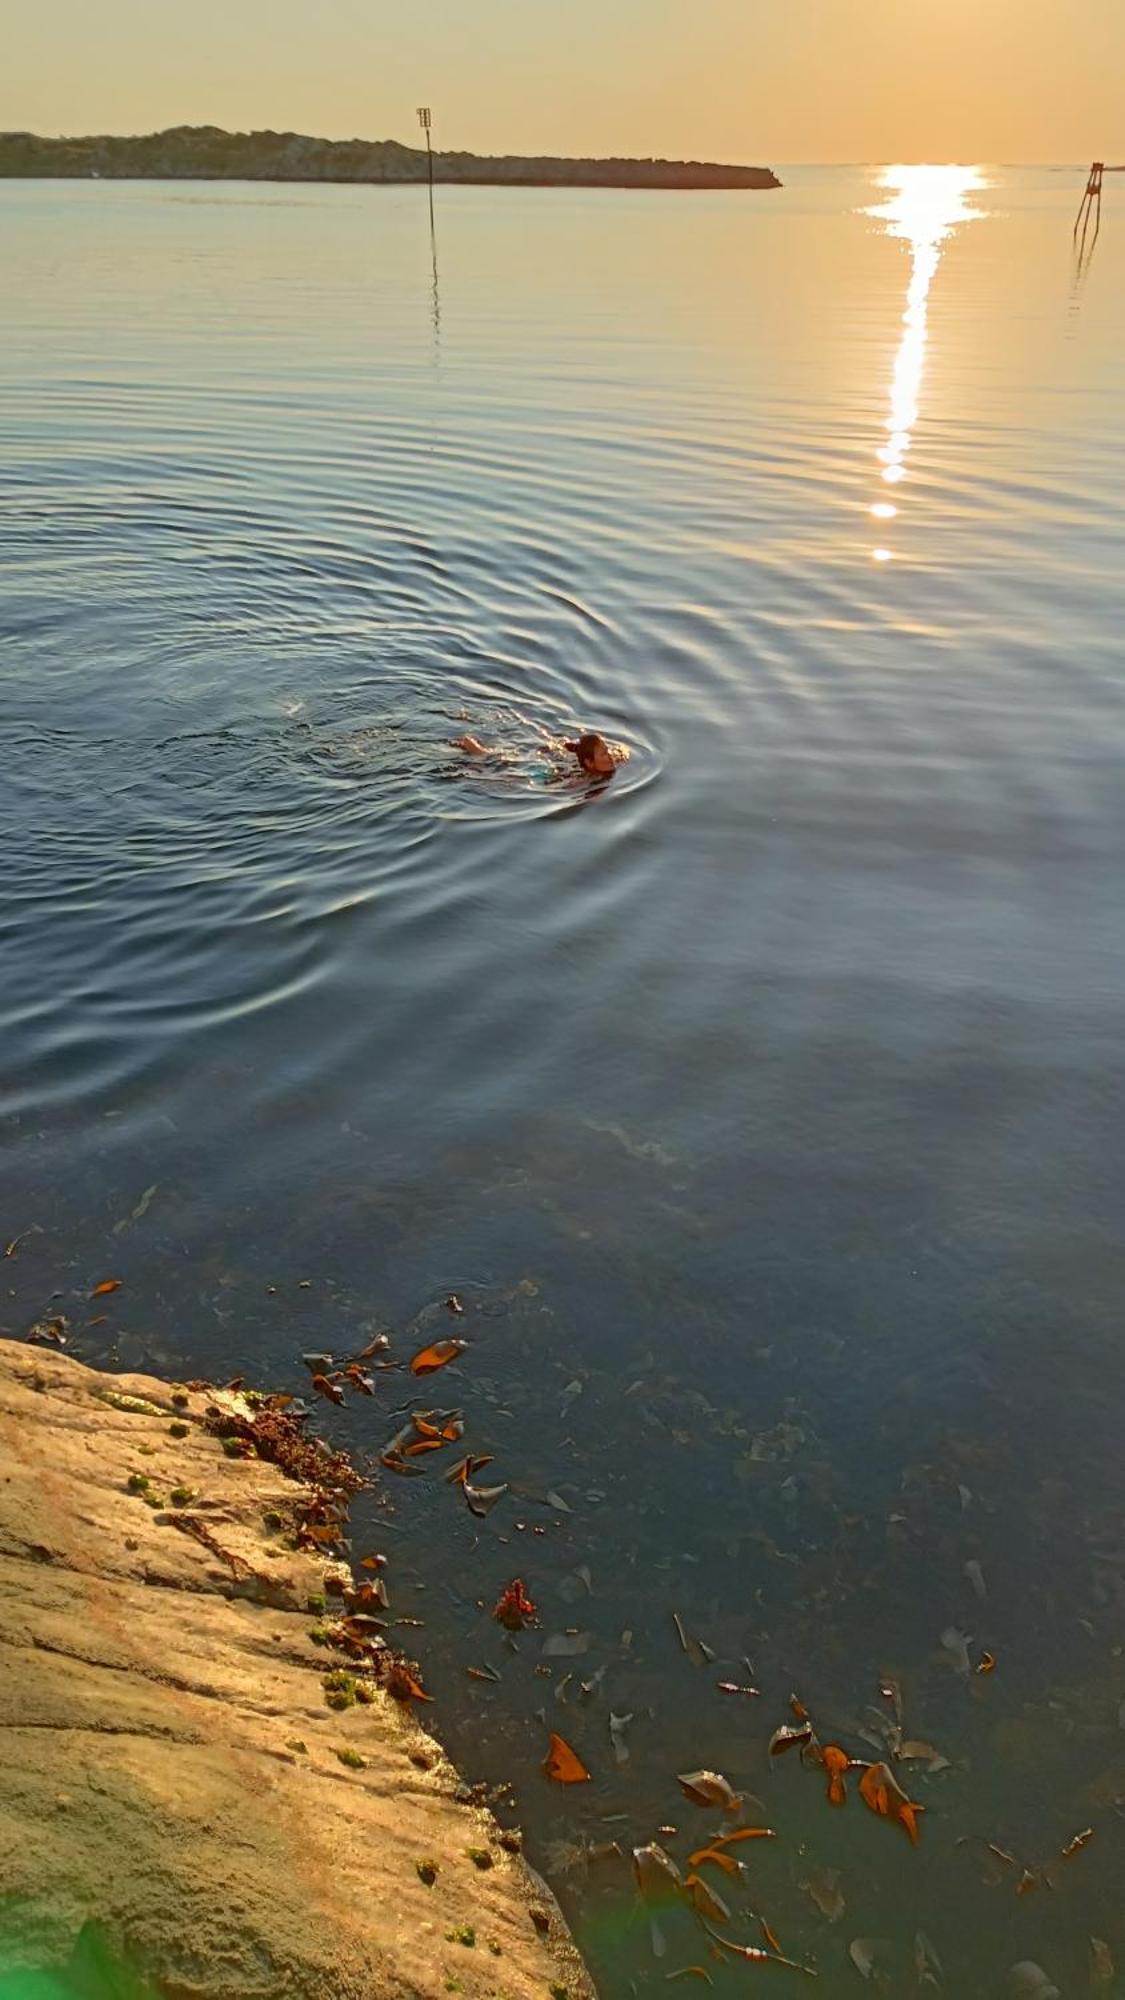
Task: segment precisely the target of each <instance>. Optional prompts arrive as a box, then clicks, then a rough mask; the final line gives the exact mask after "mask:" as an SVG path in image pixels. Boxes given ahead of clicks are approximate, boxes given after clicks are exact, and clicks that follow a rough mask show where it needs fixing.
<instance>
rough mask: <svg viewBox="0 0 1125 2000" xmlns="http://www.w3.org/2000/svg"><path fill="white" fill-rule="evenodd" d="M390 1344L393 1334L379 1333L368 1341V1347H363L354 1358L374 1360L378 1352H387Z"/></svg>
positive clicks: (356, 1359) (357, 1359)
mask: <svg viewBox="0 0 1125 2000" xmlns="http://www.w3.org/2000/svg"><path fill="white" fill-rule="evenodd" d="M390 1344H391V1336H390V1334H389V1333H377V1334H376V1335H375V1337H374V1339H373V1340H369V1341H368V1343H367V1346H366V1347H361V1348H360V1350H359V1353H358V1354H355V1355H353V1357H352V1359H353V1360H354V1361H373V1360H374V1359H375V1356H376V1355H377V1354H385V1353H386V1351H387V1349H388V1347H389V1346H390Z"/></svg>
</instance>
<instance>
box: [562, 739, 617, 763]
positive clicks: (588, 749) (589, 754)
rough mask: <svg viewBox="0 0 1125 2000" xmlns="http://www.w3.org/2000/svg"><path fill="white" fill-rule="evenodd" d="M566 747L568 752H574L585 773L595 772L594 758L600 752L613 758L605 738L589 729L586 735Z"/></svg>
mask: <svg viewBox="0 0 1125 2000" xmlns="http://www.w3.org/2000/svg"><path fill="white" fill-rule="evenodd" d="M566 747H567V749H568V750H573V752H574V754H575V756H576V757H577V759H578V762H579V763H580V764H581V766H582V769H583V770H584V771H591V770H595V768H596V767H595V765H594V758H595V756H596V755H597V753H598V751H599V750H605V751H606V752H607V753H608V755H609V756H610V758H611V759H612V757H613V752H612V751H611V750H610V748H609V744H608V743H607V742H606V740H605V737H604V736H599V734H598V732H597V730H596V729H588V730H587V731H586V733H585V735H583V736H580V737H579V738H578V739H577V741H576V742H574V743H568V744H567V746H566Z"/></svg>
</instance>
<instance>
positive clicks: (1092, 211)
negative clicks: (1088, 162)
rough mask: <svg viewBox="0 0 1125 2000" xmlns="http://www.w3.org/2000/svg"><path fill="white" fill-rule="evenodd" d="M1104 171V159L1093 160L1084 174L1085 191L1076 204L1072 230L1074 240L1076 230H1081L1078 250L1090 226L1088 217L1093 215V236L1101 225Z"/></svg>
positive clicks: (1076, 236) (1076, 235)
mask: <svg viewBox="0 0 1125 2000" xmlns="http://www.w3.org/2000/svg"><path fill="white" fill-rule="evenodd" d="M1104 173H1105V161H1104V160H1095V161H1094V164H1093V166H1092V167H1091V168H1090V171H1089V173H1088V175H1087V176H1086V192H1085V194H1084V195H1083V196H1082V200H1081V201H1080V202H1079V204H1078V214H1077V215H1076V216H1075V219H1074V229H1073V232H1072V234H1073V236H1074V238H1075V241H1077V240H1078V232H1079V230H1080V229H1081V231H1082V240H1081V243H1080V244H1079V250H1080V251H1081V250H1082V249H1083V248H1084V247H1085V243H1086V231H1087V230H1088V229H1089V227H1090V218H1091V217H1093V219H1094V237H1095V238H1096V237H1097V233H1098V231H1099V229H1100V228H1101V226H1102V175H1103V174H1104Z"/></svg>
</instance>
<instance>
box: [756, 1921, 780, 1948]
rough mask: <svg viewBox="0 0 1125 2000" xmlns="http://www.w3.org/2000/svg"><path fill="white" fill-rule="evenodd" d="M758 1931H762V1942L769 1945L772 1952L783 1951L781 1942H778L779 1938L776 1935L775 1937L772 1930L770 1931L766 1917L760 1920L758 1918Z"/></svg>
mask: <svg viewBox="0 0 1125 2000" xmlns="http://www.w3.org/2000/svg"><path fill="white" fill-rule="evenodd" d="M758 1929H759V1930H760V1931H761V1933H762V1942H763V1944H768V1946H769V1948H770V1950H771V1951H780V1950H781V1945H780V1944H779V1942H778V1940H777V1938H776V1937H775V1935H774V1933H773V1931H771V1929H770V1927H769V1925H768V1924H767V1922H766V1920H765V1918H764V1917H759V1918H758Z"/></svg>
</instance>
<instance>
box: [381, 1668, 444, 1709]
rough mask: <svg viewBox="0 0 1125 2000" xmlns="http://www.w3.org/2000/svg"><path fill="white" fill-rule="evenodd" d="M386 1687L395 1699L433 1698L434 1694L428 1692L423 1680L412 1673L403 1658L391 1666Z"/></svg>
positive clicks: (429, 1699) (416, 1699)
mask: <svg viewBox="0 0 1125 2000" xmlns="http://www.w3.org/2000/svg"><path fill="white" fill-rule="evenodd" d="M386 1688H387V1693H388V1694H389V1695H391V1696H393V1698H394V1700H395V1701H432V1700H433V1695H432V1694H427V1693H426V1690H425V1688H424V1687H423V1686H422V1683H421V1681H420V1680H418V1679H417V1678H416V1677H415V1675H414V1674H412V1673H411V1671H410V1669H409V1667H408V1666H406V1664H405V1663H404V1662H403V1661H402V1660H396V1661H395V1663H394V1665H393V1666H392V1667H391V1669H390V1671H389V1673H388V1674H387V1679H386Z"/></svg>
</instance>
